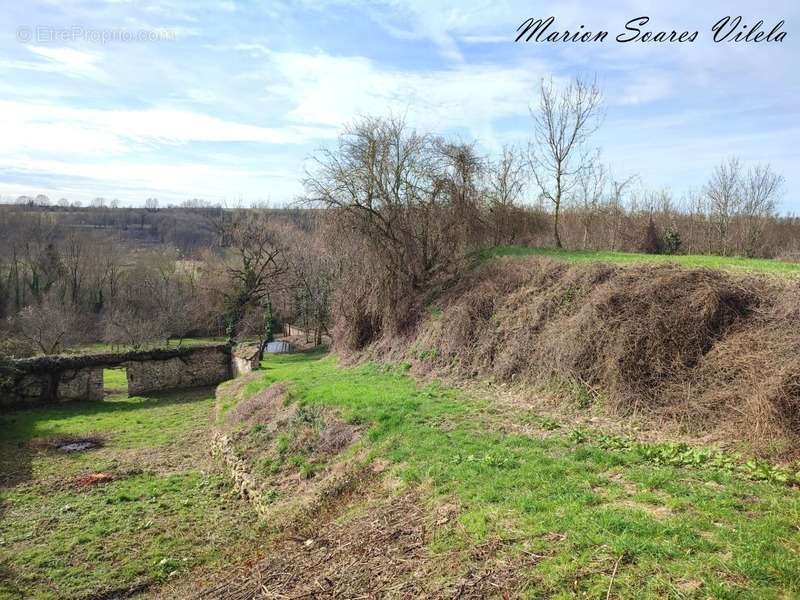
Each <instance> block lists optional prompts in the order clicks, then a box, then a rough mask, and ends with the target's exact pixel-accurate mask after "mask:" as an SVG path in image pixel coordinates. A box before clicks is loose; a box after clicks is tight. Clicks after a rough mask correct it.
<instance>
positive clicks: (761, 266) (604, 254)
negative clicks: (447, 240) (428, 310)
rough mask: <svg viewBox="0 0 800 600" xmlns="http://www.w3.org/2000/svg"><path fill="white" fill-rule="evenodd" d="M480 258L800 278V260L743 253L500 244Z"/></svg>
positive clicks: (483, 253) (486, 251)
mask: <svg viewBox="0 0 800 600" xmlns="http://www.w3.org/2000/svg"><path fill="white" fill-rule="evenodd" d="M480 256H481V258H483V259H488V258H495V257H501V256H520V257H521V256H549V257H551V258H556V259H559V260H566V261H569V262H576V263H584V262H605V263H610V264H615V265H628V264H635V263H675V264H679V265H683V266H685V267H706V268H710V269H723V270H730V271H739V272H742V271H744V272H751V273H768V274H774V275H784V276H793V277H800V263H795V262H783V261H779V260H769V259H765V258H743V257H740V256H708V255H699V254H686V255H683V254H678V255H674V256H668V255H661V254H638V253H635V252H609V251H594V250H558V249H556V248H528V247H525V246H499V247H497V248H491V249H488V250H484V251H483V252H481V254H480Z"/></svg>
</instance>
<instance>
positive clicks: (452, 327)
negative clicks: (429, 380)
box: [367, 258, 800, 457]
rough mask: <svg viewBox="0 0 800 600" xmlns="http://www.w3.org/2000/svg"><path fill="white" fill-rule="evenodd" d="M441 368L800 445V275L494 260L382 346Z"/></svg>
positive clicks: (771, 443) (764, 445) (724, 434)
mask: <svg viewBox="0 0 800 600" xmlns="http://www.w3.org/2000/svg"><path fill="white" fill-rule="evenodd" d="M400 353H403V354H405V355H406V356H409V355H410V356H411V357H412V358H414V359H416V362H417V364H418V365H423V366H424V368H427V369H428V370H434V371H437V372H442V371H444V370H446V371H448V372H451V373H455V374H457V375H460V376H467V377H475V376H479V377H491V378H495V379H496V380H500V381H514V382H524V383H534V384H538V385H541V384H548V383H551V382H552V381H554V380H559V381H562V382H563V381H568V382H571V383H572V384H574V386H575V387H577V388H580V390H581V391H582V394H583V396H584V397H583V399H582V400H581V402H585V403H586V404H591V403H595V404H602V406H601V408H602V409H603V410H604V411H606V412H607V413H608V414H612V415H617V416H632V415H636V416H637V417H640V418H655V419H662V420H663V419H669V420H671V421H675V422H680V423H682V425H683V426H684V427H685V428H687V429H688V430H690V431H693V432H695V433H709V432H714V433H715V434H717V436H718V438H719V439H722V440H728V441H733V442H736V443H741V442H744V443H745V444H746V445H747V447H749V448H751V449H752V450H754V451H755V452H757V453H760V454H764V455H767V454H768V455H772V456H783V457H789V456H792V455H796V454H797V443H796V442H797V439H798V436H799V435H800V286H798V284H797V283H796V282H788V281H787V282H783V281H779V280H775V279H767V278H759V277H755V276H738V275H733V274H729V273H725V272H722V271H717V270H710V269H686V268H683V267H679V266H676V265H657V266H655V265H637V266H630V267H614V266H608V265H603V264H589V265H568V264H566V263H563V262H558V261H553V260H549V259H542V258H532V259H529V260H525V261H521V260H513V261H502V260H501V261H493V262H492V263H488V264H486V265H484V266H482V267H481V268H479V269H478V270H476V271H474V272H472V273H470V274H469V275H468V276H466V277H464V278H463V279H462V280H461V281H460V282H459V283H458V284H456V285H455V286H454V287H453V288H451V289H450V290H448V291H447V292H445V293H443V294H442V295H441V296H440V297H439V298H437V299H436V300H435V301H434V305H433V308H432V309H431V311H430V316H429V317H428V318H427V319H425V320H424V321H423V322H422V323H421V324H420V325H419V327H418V328H417V330H416V332H415V333H414V334H413V336H412V337H410V338H404V339H401V338H398V337H395V338H391V339H389V338H387V337H384V338H383V339H381V340H379V341H378V342H377V343H376V344H373V346H372V347H371V348H370V349H369V351H368V353H367V354H368V355H370V356H373V357H375V356H387V355H390V356H392V357H394V358H396V357H397V356H398V355H399V354H400Z"/></svg>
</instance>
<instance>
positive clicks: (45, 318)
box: [13, 292, 82, 354]
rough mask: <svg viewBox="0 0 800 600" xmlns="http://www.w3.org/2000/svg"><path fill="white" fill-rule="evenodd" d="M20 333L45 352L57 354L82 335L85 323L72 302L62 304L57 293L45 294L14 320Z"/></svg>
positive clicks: (14, 325) (14, 324) (15, 326)
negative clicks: (67, 304)
mask: <svg viewBox="0 0 800 600" xmlns="http://www.w3.org/2000/svg"><path fill="white" fill-rule="evenodd" d="M13 327H14V329H15V330H16V331H17V332H18V333H19V335H20V337H22V338H23V339H25V340H28V341H29V342H31V343H32V344H34V345H35V346H36V348H37V349H38V350H39V351H41V352H42V354H55V353H57V352H58V351H60V350H63V349H64V348H65V347H67V346H68V345H70V344H72V343H75V342H76V341H78V340H80V339H81V331H82V327H81V326H80V319H79V318H78V314H77V312H76V311H75V310H74V308H73V307H72V306H64V305H63V304H61V302H60V301H59V299H58V298H56V296H55V294H54V293H52V292H51V293H49V294H46V295H45V296H44V297H43V298H42V300H41V302H40V303H39V304H32V305H30V306H26V307H25V308H23V309H22V310H21V311H20V312H19V314H18V315H17V316H16V318H15V319H14V320H13Z"/></svg>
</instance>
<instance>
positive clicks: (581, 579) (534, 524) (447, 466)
mask: <svg viewBox="0 0 800 600" xmlns="http://www.w3.org/2000/svg"><path fill="white" fill-rule="evenodd" d="M264 366H265V369H266V370H265V374H264V377H263V379H262V380H261V381H257V382H254V383H252V384H250V385H251V388H252V390H253V391H255V390H257V389H259V388H261V387H264V386H265V385H268V384H269V383H271V382H275V381H289V382H291V386H292V387H291V393H292V395H293V397H294V398H295V399H297V400H298V401H300V402H301V403H308V404H320V405H326V406H332V407H336V408H337V409H339V410H340V411H341V413H342V414H343V416H344V417H345V418H346V419H348V420H350V421H352V422H359V423H364V424H370V427H369V433H368V440H369V445H368V447H369V448H370V449H371V452H372V453H373V455H375V456H381V457H383V458H385V459H389V460H390V461H391V463H392V464H394V465H395V467H394V473H395V474H396V475H397V476H398V477H400V478H402V479H403V480H404V481H406V482H407V483H408V484H410V485H416V484H420V485H422V486H423V489H429V490H432V492H431V493H432V501H433V502H439V501H441V502H451V503H455V504H456V505H458V506H459V507H460V517H459V518H458V520H457V522H453V523H450V524H447V525H444V526H442V527H440V528H438V529H437V531H436V533H435V540H434V543H433V545H432V546H431V550H432V551H434V552H444V551H447V550H448V549H454V548H464V547H469V546H474V545H476V544H480V543H482V542H486V541H488V540H496V539H503V540H506V541H507V543H508V544H509V547H510V548H512V552H518V553H519V552H526V553H528V555H530V556H537V557H540V561H539V562H538V564H537V566H536V567H534V568H533V569H532V570H531V572H530V573H528V574H527V576H528V577H529V588H528V589H529V592H530V596H531V597H536V598H538V597H548V598H553V597H554V598H571V597H576V596H579V597H591V598H598V597H605V596H606V593H607V590H608V588H609V585H612V574H613V586H612V587H613V590H612V594H611V597H615V598H665V597H672V598H694V597H697V598H707V597H716V598H788V597H798V595H800V493H798V490H796V489H792V488H789V487H785V486H781V485H776V484H773V483H766V482H755V481H750V480H747V479H743V478H741V477H740V476H739V475H735V474H732V473H727V472H724V471H720V470H719V469H714V468H711V466H704V465H701V466H699V467H697V468H685V467H675V466H668V465H658V464H654V463H653V462H652V461H648V460H646V459H645V458H644V457H643V456H642V455H641V454H638V453H635V452H631V451H629V450H626V449H625V448H623V447H619V448H615V446H614V444H600V443H596V442H595V441H593V440H594V439H595V438H586V439H583V441H581V442H578V441H576V438H575V436H571V435H569V429H568V428H567V427H566V426H561V427H560V426H559V425H558V424H554V423H553V422H552V421H545V420H542V419H539V417H537V415H535V414H530V413H523V412H520V413H517V414H503V411H500V410H499V409H498V408H497V406H496V405H494V404H493V403H490V402H488V401H487V400H478V399H474V398H469V397H467V396H465V394H464V392H460V391H456V390H452V389H447V388H445V387H442V386H439V385H435V384H433V385H418V384H417V383H415V381H414V380H413V379H412V378H410V377H409V376H407V375H406V374H405V372H404V371H403V369H402V368H399V367H397V368H386V367H381V366H377V365H366V366H360V367H357V368H351V369H340V368H339V367H338V366H337V364H336V361H335V359H334V358H331V357H325V356H323V355H287V356H277V355H276V356H270V357H269V358H268V360H267V361H265V363H264ZM509 424H512V425H519V424H528V425H530V426H532V427H533V429H534V430H536V429H537V428H536V425H537V424H539V425H541V429H540V435H539V434H537V435H517V434H513V433H511V434H510V433H507V431H508V430H509V428H508V427H506V426H507V425H509ZM504 430H505V431H504ZM512 430H513V429H512Z"/></svg>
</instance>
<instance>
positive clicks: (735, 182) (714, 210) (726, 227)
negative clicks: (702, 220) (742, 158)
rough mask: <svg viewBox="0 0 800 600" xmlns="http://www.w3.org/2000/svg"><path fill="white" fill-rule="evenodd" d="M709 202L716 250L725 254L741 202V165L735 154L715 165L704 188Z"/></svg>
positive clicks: (728, 248) (727, 251)
mask: <svg viewBox="0 0 800 600" xmlns="http://www.w3.org/2000/svg"><path fill="white" fill-rule="evenodd" d="M704 191H705V194H706V196H707V198H708V202H709V206H708V208H709V212H710V215H709V216H710V220H711V224H712V227H713V229H714V233H715V237H716V251H717V252H718V253H719V254H721V255H723V256H726V255H727V254H728V253H729V252H730V242H731V240H730V229H731V222H732V221H733V218H734V216H735V215H736V213H737V212H738V211H739V208H740V206H741V203H742V166H741V163H740V162H739V159H738V158H737V157H735V156H732V157H730V158H728V159H727V160H725V161H723V162H722V163H720V164H719V165H717V166H716V168H715V169H714V172H713V173H712V175H711V179H710V180H709V181H708V183H707V184H706V186H705V188H704Z"/></svg>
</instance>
